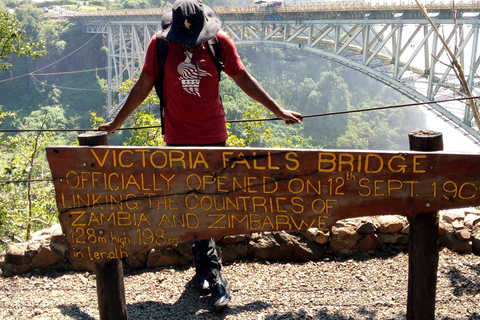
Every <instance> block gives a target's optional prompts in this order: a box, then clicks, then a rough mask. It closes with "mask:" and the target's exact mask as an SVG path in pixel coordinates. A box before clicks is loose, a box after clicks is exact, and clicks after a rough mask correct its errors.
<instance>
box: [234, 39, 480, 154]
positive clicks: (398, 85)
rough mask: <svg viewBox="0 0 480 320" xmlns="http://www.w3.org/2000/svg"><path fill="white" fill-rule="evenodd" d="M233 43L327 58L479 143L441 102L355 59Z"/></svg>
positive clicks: (263, 43) (299, 48) (288, 45)
mask: <svg viewBox="0 0 480 320" xmlns="http://www.w3.org/2000/svg"><path fill="white" fill-rule="evenodd" d="M235 44H236V45H237V46H257V45H261V46H263V47H272V48H280V49H289V50H295V51H300V52H303V53H308V54H310V55H314V56H317V57H320V58H323V59H327V60H330V61H333V62H336V63H338V64H341V65H343V66H346V67H348V68H350V69H353V70H355V71H358V72H361V73H362V74H365V75H367V76H369V77H371V78H373V79H375V80H377V81H379V82H381V83H383V84H384V85H386V86H388V87H390V88H392V89H394V90H396V91H398V92H399V93H400V94H402V95H403V96H405V97H407V98H409V99H411V100H413V101H415V102H422V103H425V105H426V106H427V109H428V110H429V111H431V112H433V113H435V114H436V115H437V116H438V117H440V118H441V119H443V120H444V121H445V122H446V123H448V124H450V125H452V126H453V127H454V128H455V129H456V130H458V131H460V132H461V133H462V134H463V135H464V136H466V137H468V138H469V139H470V140H472V141H473V142H475V143H476V144H480V140H478V138H476V137H477V136H478V132H477V131H476V130H475V129H473V128H472V127H471V126H469V125H467V124H466V123H465V122H463V121H462V119H460V118H458V117H456V116H454V115H453V114H452V113H451V112H450V111H449V110H448V109H446V108H444V107H443V106H442V105H441V104H439V103H436V102H431V101H432V100H431V99H429V98H428V97H427V96H425V95H423V94H422V93H420V92H419V91H417V90H415V89H413V88H412V87H411V86H409V85H407V84H405V83H403V82H400V81H398V80H396V79H393V78H392V77H390V76H388V75H387V74H384V73H381V72H379V71H377V70H375V69H373V68H370V67H368V66H365V65H363V64H360V63H358V62H356V61H353V60H350V59H348V58H345V57H342V56H341V55H338V54H335V53H331V52H328V51H325V50H322V49H318V48H311V47H305V46H299V45H298V44H296V43H291V42H281V41H261V40H257V41H242V40H240V41H236V42H235ZM427 103H428V104H427Z"/></svg>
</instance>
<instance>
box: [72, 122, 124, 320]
mask: <svg viewBox="0 0 480 320" xmlns="http://www.w3.org/2000/svg"><path fill="white" fill-rule="evenodd" d="M78 142H79V144H80V145H81V146H98V145H108V133H107V132H106V131H95V132H91V133H83V134H80V135H79V136H78ZM95 274H96V278H97V298H98V311H99V313H100V320H127V319H128V316H127V304H126V302H125V285H124V281H123V265H122V260H120V259H115V260H110V261H108V262H106V263H104V264H100V263H96V264H95Z"/></svg>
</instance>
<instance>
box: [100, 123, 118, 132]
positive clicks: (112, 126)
mask: <svg viewBox="0 0 480 320" xmlns="http://www.w3.org/2000/svg"><path fill="white" fill-rule="evenodd" d="M118 128H119V126H117V125H115V124H114V123H113V121H111V122H107V123H105V124H102V125H101V126H100V127H98V130H100V131H107V132H108V134H114V133H115V131H116V130H117V129H118Z"/></svg>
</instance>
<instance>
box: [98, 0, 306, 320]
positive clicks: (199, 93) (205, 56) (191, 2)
mask: <svg viewBox="0 0 480 320" xmlns="http://www.w3.org/2000/svg"><path fill="white" fill-rule="evenodd" d="M162 26H163V27H164V28H165V29H164V30H163V31H162V36H163V37H165V38H166V40H168V54H167V56H166V60H165V61H164V67H163V72H164V74H163V97H160V98H161V99H162V98H163V100H164V101H165V104H164V105H165V108H164V109H165V115H164V119H163V123H162V126H163V128H164V130H165V135H164V141H165V142H166V143H167V145H168V146H225V141H226V140H227V138H228V136H227V129H226V121H225V113H224V110H223V107H222V102H221V99H220V92H219V72H218V70H217V67H216V64H215V62H214V59H213V57H212V54H211V53H210V49H209V48H208V44H207V41H208V40H210V39H212V38H213V37H217V41H218V42H219V47H220V51H221V57H222V62H223V66H224V68H223V71H224V72H225V73H226V74H227V75H228V76H230V77H231V78H232V79H233V80H234V81H235V83H236V84H237V85H238V86H239V87H240V88H241V89H242V90H243V91H244V92H245V93H246V94H247V95H248V96H250V97H251V98H252V99H254V100H256V101H258V102H259V103H261V104H262V105H264V106H265V107H266V108H268V109H269V110H270V111H272V112H273V113H274V114H275V115H276V116H277V117H278V118H280V119H282V120H284V121H285V123H286V124H295V123H300V122H301V121H302V115H301V114H300V113H298V112H294V111H289V110H285V109H283V108H281V107H280V106H279V105H278V104H277V103H276V102H275V101H274V100H273V99H272V98H271V97H270V96H269V95H268V94H267V93H266V92H265V90H264V89H263V88H262V86H261V85H260V84H259V83H258V82H257V80H256V79H255V78H253V77H252V76H251V75H250V74H249V73H248V72H247V71H246V70H245V67H244V65H243V63H242V61H241V60H240V57H239V56H238V53H237V49H236V48H235V45H234V43H233V41H232V40H231V39H230V38H229V37H228V35H227V34H226V33H225V32H223V31H221V30H220V27H221V22H220V19H219V18H218V16H217V15H216V13H215V11H214V10H213V8H211V7H210V6H208V5H205V4H203V3H202V2H201V1H200V0H177V1H175V3H174V4H173V7H172V10H170V11H168V12H167V13H165V14H164V16H163V17H162ZM158 66H159V61H157V35H155V36H154V37H153V38H152V40H151V42H150V44H149V46H148V49H147V53H146V57H145V63H144V66H143V69H142V73H141V75H140V78H139V79H138V81H137V82H136V83H135V85H134V86H133V88H132V90H131V91H130V94H129V96H128V98H127V100H126V102H125V104H124V105H123V107H122V108H121V110H120V111H119V113H118V114H117V116H116V117H115V119H114V120H113V121H111V122H109V123H106V124H104V125H102V126H100V127H99V129H100V130H105V131H108V132H109V133H114V132H115V130H116V129H118V128H120V127H121V125H122V123H123V122H124V121H125V120H126V119H127V118H128V117H129V116H130V115H131V114H132V112H133V111H135V109H137V108H138V107H139V106H140V105H141V104H142V102H143V101H144V100H145V98H146V97H147V95H148V94H149V92H150V91H151V90H152V88H153V86H154V85H155V82H156V80H157V78H158V76H159V73H160V72H159V68H158ZM157 93H158V91H157ZM192 250H193V253H194V257H195V267H196V275H195V281H196V283H197V284H198V286H199V287H200V289H202V290H209V291H210V292H211V295H212V305H213V308H214V310H215V311H218V310H221V309H222V308H224V307H225V306H227V304H228V302H229V301H230V287H231V285H230V283H229V282H228V281H227V280H226V279H225V277H224V276H223V275H222V274H221V273H220V269H221V260H220V257H219V256H218V253H217V250H216V246H215V241H214V240H213V239H208V240H200V241H195V244H194V246H193V248H192Z"/></svg>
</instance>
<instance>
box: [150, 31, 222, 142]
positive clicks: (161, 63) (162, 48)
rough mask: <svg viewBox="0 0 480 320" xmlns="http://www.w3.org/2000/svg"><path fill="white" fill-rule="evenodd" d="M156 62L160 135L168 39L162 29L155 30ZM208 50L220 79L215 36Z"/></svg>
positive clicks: (219, 57) (219, 50)
mask: <svg viewBox="0 0 480 320" xmlns="http://www.w3.org/2000/svg"><path fill="white" fill-rule="evenodd" d="M156 45H157V63H158V78H157V80H155V91H156V92H157V96H158V98H159V99H160V121H161V122H162V135H164V134H165V125H164V123H163V110H164V108H165V99H164V98H163V78H164V75H165V72H164V68H165V60H167V54H168V48H169V41H168V40H167V39H166V38H165V36H164V35H163V32H162V30H161V31H158V32H157V43H156ZM207 46H208V49H209V50H208V51H209V52H210V54H211V55H212V58H213V61H214V62H215V66H216V67H217V71H218V80H219V81H220V74H221V71H222V70H223V69H224V67H225V66H224V64H223V57H222V51H221V48H220V42H219V41H218V38H217V36H214V37H213V38H211V39H210V40H208V41H207Z"/></svg>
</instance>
